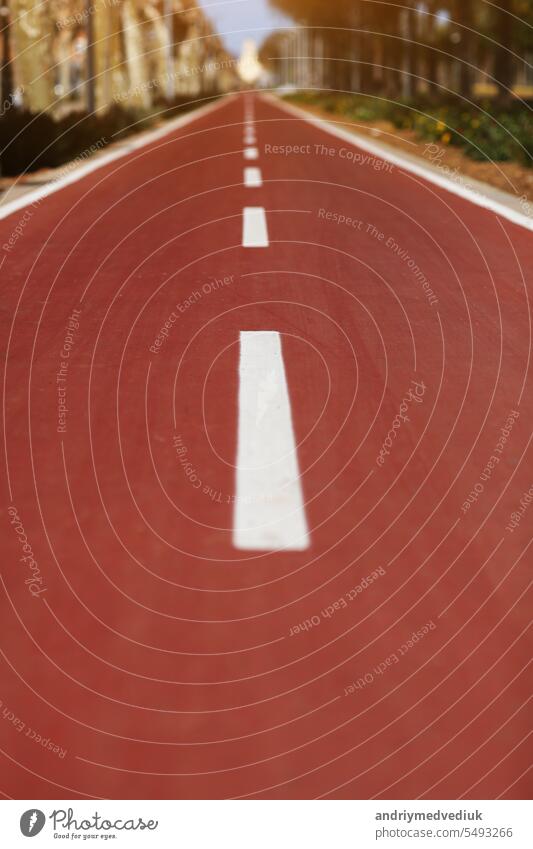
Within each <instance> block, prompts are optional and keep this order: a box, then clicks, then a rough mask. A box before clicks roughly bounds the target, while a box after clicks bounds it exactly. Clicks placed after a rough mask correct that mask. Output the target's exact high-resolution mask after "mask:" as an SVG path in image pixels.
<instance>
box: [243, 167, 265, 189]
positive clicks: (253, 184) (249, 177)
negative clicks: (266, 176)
mask: <svg viewBox="0 0 533 849" xmlns="http://www.w3.org/2000/svg"><path fill="white" fill-rule="evenodd" d="M244 185H245V186H248V188H250V189H256V188H259V187H260V186H262V185H263V176H262V174H261V169H260V168H245V169H244Z"/></svg>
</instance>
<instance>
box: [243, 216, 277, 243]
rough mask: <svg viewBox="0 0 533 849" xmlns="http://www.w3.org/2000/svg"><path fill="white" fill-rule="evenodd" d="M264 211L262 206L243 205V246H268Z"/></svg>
mask: <svg viewBox="0 0 533 849" xmlns="http://www.w3.org/2000/svg"><path fill="white" fill-rule="evenodd" d="M269 244H270V241H269V238H268V228H267V220H266V212H265V210H264V208H263V207H262V206H245V207H244V210H243V215H242V245H243V247H244V248H268V246H269Z"/></svg>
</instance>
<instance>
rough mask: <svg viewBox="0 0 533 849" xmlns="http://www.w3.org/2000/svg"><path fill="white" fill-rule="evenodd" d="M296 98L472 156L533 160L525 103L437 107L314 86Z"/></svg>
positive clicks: (531, 122) (531, 123)
mask: <svg viewBox="0 0 533 849" xmlns="http://www.w3.org/2000/svg"><path fill="white" fill-rule="evenodd" d="M290 99H291V100H293V101H294V102H297V103H300V104H302V105H307V106H316V107H319V108H320V109H322V110H324V111H326V112H328V113H331V114H332V115H336V116H342V117H346V118H348V119H349V120H351V121H355V122H364V121H390V122H391V123H392V124H394V126H395V127H397V128H398V129H403V130H413V131H414V132H415V133H416V135H417V137H418V138H420V139H427V140H428V141H435V142H438V143H440V144H443V145H456V146H458V147H461V148H463V150H464V152H465V153H466V155H467V156H469V157H471V158H472V159H478V160H489V161H510V160H514V161H517V162H521V163H522V164H524V165H527V166H529V167H531V166H532V165H533V117H532V112H530V111H529V110H527V109H525V108H524V107H523V106H522V105H520V104H519V103H517V104H516V105H515V106H514V107H513V106H509V107H506V108H504V109H502V108H500V107H499V106H498V104H497V102H490V101H489V102H487V103H483V104H480V106H479V108H475V107H471V108H469V109H466V108H465V105H464V103H461V102H460V101H459V100H457V101H450V102H449V103H446V104H443V105H440V106H437V107H436V106H435V104H433V103H431V102H429V101H426V102H424V101H417V102H414V101H400V102H394V101H390V100H386V99H384V98H378V97H370V96H364V95H346V94H339V95H337V94H334V93H327V94H324V93H322V92H316V93H315V92H309V91H308V92H300V93H297V94H294V95H291V96H290Z"/></svg>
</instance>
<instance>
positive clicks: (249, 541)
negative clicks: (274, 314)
mask: <svg viewBox="0 0 533 849" xmlns="http://www.w3.org/2000/svg"><path fill="white" fill-rule="evenodd" d="M236 485H237V486H236V499H235V508H234V525H233V544H234V546H235V548H238V549H244V550H253V551H274V550H277V549H286V550H289V551H303V550H304V549H306V548H308V547H309V530H308V526H307V519H306V515H305V507H304V500H303V492H302V487H301V482H300V470H299V464H298V454H297V449H296V441H295V438H294V429H293V424H292V415H291V405H290V399H289V391H288V388H287V378H286V375H285V365H284V362H283V354H282V350H281V338H280V334H279V333H277V332H275V331H259V332H242V333H241V334H240V363H239V429H238V448H237V469H236Z"/></svg>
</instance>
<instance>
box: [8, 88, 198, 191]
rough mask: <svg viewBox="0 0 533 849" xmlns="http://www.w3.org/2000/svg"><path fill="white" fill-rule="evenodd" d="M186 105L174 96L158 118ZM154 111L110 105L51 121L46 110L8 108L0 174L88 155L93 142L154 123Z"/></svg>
mask: <svg viewBox="0 0 533 849" xmlns="http://www.w3.org/2000/svg"><path fill="white" fill-rule="evenodd" d="M190 106H191V104H190V102H189V101H188V100H187V99H176V101H175V102H174V103H173V105H172V106H171V107H170V108H168V109H167V108H166V109H164V111H163V113H162V114H161V116H160V117H162V118H170V117H172V116H173V115H175V114H179V113H181V112H182V111H183V110H185V109H187V108H188V107H190ZM156 114H158V113H155V112H138V111H133V110H128V109H123V108H121V107H120V106H114V107H113V108H112V109H110V110H108V111H107V112H105V113H104V114H102V115H101V116H98V115H96V114H94V115H90V116H89V115H88V114H87V113H80V112H78V113H70V114H69V115H67V116H66V117H65V118H63V119H61V120H60V121H55V120H54V119H53V118H52V117H51V116H50V115H48V114H46V113H41V114H38V115H32V114H31V113H30V112H24V111H20V110H17V109H10V110H9V111H7V112H6V113H5V115H3V116H2V117H1V118H0V151H1V154H0V161H1V165H2V175H4V176H14V175H17V174H22V173H25V172H30V171H35V170H36V169H38V168H56V167H58V166H59V165H62V164H64V163H65V162H69V161H70V160H72V159H75V158H76V157H77V156H80V155H82V154H84V155H88V154H90V153H91V152H93V151H94V146H95V145H98V148H96V149H99V148H100V147H102V146H103V145H106V144H109V143H110V142H114V141H117V140H118V139H120V138H124V137H125V136H128V135H131V134H132V133H136V132H139V131H140V130H142V129H145V128H146V127H148V126H150V125H151V124H153V123H154V120H155V117H156ZM98 143H100V144H98ZM91 148H93V150H91Z"/></svg>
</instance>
